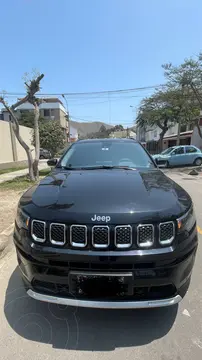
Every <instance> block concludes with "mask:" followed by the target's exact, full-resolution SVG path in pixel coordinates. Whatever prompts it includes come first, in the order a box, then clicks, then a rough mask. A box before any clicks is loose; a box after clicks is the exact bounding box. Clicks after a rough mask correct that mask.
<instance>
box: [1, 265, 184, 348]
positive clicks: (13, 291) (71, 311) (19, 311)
mask: <svg viewBox="0 0 202 360" xmlns="http://www.w3.org/2000/svg"><path fill="white" fill-rule="evenodd" d="M177 309H178V307H177V305H176V306H172V307H168V308H160V309H147V310H99V309H98V310H96V309H84V308H73V307H72V308H71V307H64V306H63V307H61V306H59V305H53V304H47V303H42V302H39V301H36V300H33V299H31V298H29V297H28V296H27V294H26V292H25V290H24V288H23V284H22V281H21V278H20V274H19V270H18V268H16V269H15V271H14V272H13V274H12V275H11V278H10V280H9V284H8V288H7V291H6V296H5V305H4V312H5V316H6V319H7V321H8V323H9V325H10V326H11V328H12V329H13V330H14V331H15V332H16V333H17V334H19V335H20V336H22V337H23V338H25V339H28V340H32V341H36V342H40V343H46V344H51V345H52V346H53V347H54V348H60V349H67V350H70V349H77V350H88V351H110V350H114V349H115V348H119V347H130V346H140V345H145V344H148V343H150V342H152V341H154V340H155V339H158V338H161V337H163V336H165V335H166V334H167V333H168V332H169V330H170V329H171V327H172V325H173V323H174V321H175V318H176V315H177Z"/></svg>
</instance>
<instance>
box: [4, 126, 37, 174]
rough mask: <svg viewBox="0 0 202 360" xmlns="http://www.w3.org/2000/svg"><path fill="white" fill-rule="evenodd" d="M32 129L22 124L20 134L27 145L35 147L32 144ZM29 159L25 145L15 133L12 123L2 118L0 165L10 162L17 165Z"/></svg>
mask: <svg viewBox="0 0 202 360" xmlns="http://www.w3.org/2000/svg"><path fill="white" fill-rule="evenodd" d="M31 132H32V129H30V128H28V127H26V126H20V134H21V136H22V138H23V140H24V141H25V142H26V143H27V145H28V146H29V147H30V148H31V149H33V148H34V147H33V146H32V145H31V138H32V133H31ZM25 160H27V155H26V152H25V150H24V149H23V147H22V146H21V145H20V143H19V142H18V140H17V139H16V137H15V134H14V133H13V129H12V126H11V123H9V122H7V121H3V120H0V166H1V168H3V164H5V167H7V166H6V165H7V164H9V165H10V166H11V165H13V163H14V165H16V164H17V163H18V162H22V161H25Z"/></svg>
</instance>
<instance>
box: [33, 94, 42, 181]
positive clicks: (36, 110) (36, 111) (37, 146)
mask: <svg viewBox="0 0 202 360" xmlns="http://www.w3.org/2000/svg"><path fill="white" fill-rule="evenodd" d="M33 105H34V134H35V160H34V163H33V171H34V177H35V179H36V180H38V179H39V155H40V137H39V115H40V114H39V106H38V104H37V102H36V101H35V102H34V103H33Z"/></svg>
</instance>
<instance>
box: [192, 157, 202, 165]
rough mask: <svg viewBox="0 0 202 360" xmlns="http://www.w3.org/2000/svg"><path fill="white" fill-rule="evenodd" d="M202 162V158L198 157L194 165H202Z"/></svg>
mask: <svg viewBox="0 0 202 360" xmlns="http://www.w3.org/2000/svg"><path fill="white" fill-rule="evenodd" d="M201 164H202V158H197V159H196V160H195V161H194V165H196V166H201Z"/></svg>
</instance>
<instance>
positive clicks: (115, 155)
mask: <svg viewBox="0 0 202 360" xmlns="http://www.w3.org/2000/svg"><path fill="white" fill-rule="evenodd" d="M58 165H59V166H62V167H67V168H72V169H78V168H96V167H102V166H103V167H109V168H110V167H128V168H154V167H155V165H154V164H153V162H152V161H151V159H150V158H149V156H148V155H147V153H146V151H145V150H144V149H143V148H142V146H141V145H140V144H138V143H136V142H133V141H128V142H123V141H103V140H100V141H92V142H90V141H89V142H83V143H82V142H78V143H75V144H73V145H72V147H71V148H70V149H69V150H68V151H67V152H66V154H65V155H64V157H63V158H62V160H61V162H59V164H58Z"/></svg>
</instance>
